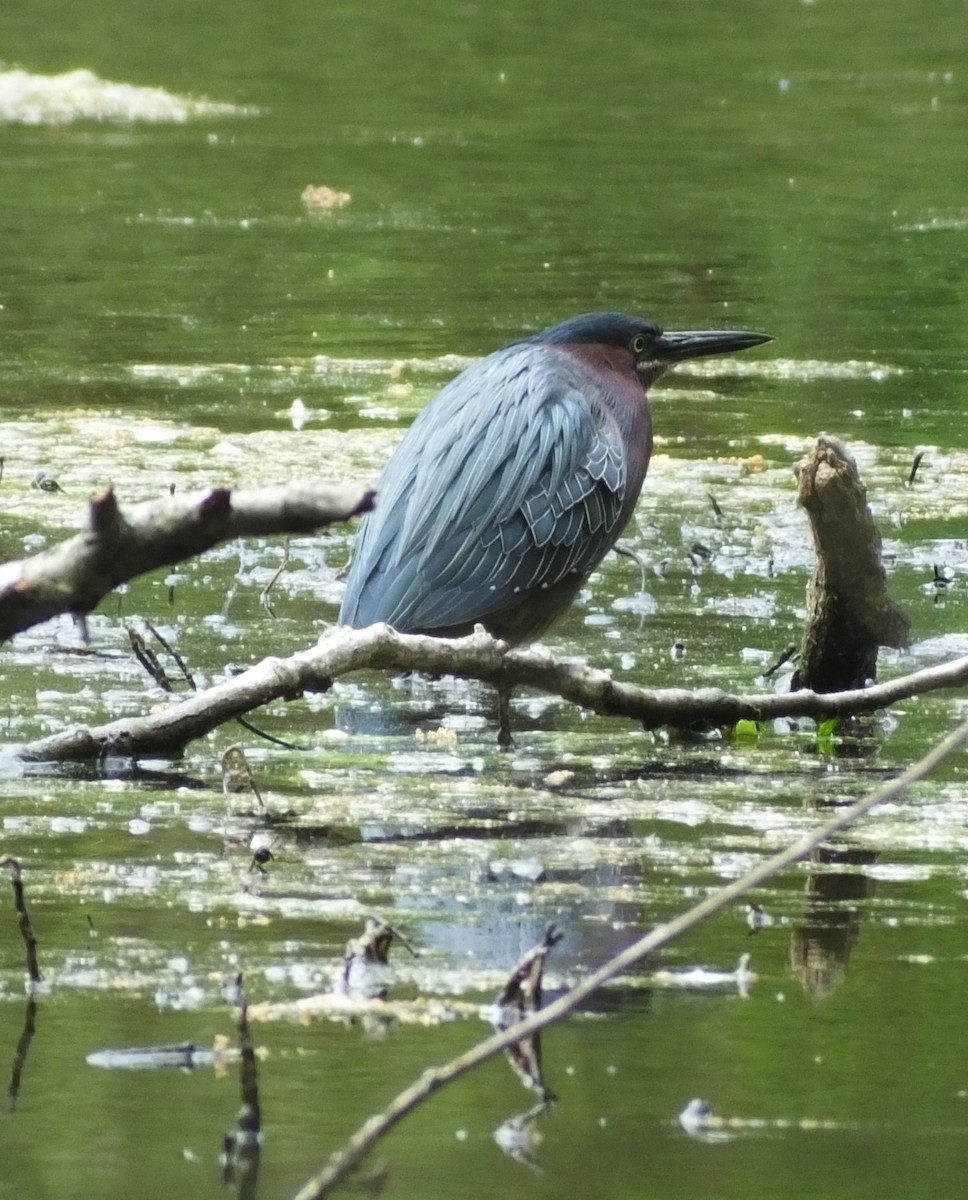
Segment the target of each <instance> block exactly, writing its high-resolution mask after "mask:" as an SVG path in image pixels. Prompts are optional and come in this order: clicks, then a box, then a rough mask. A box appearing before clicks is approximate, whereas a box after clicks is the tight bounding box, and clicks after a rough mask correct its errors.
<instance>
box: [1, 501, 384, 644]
mask: <svg viewBox="0 0 968 1200" xmlns="http://www.w3.org/2000/svg"><path fill="white" fill-rule="evenodd" d="M372 507H373V493H372V492H364V491H362V490H361V489H360V488H351V487H340V486H334V485H331V484H325V483H299V484H290V485H288V486H282V487H267V488H247V489H239V490H233V489H231V488H213V489H211V490H210V491H207V492H194V493H190V494H186V495H183V496H180V495H176V496H169V497H165V498H164V499H162V500H155V501H152V502H150V503H148V504H141V505H138V506H137V507H136V508H134V509H132V510H131V512H130V513H129V514H128V515H127V516H125V515H124V514H123V513H122V512H121V509H120V507H119V505H118V501H117V497H116V496H115V494H114V491H113V490H112V489H110V488H109V489H108V490H107V491H106V492H102V493H101V494H100V495H98V496H95V497H93V499H92V500H91V501H90V508H89V527H88V529H87V530H86V531H85V532H84V533H79V534H77V535H76V536H75V537H72V538H70V539H69V540H68V541H66V542H60V543H58V545H56V546H52V547H51V548H50V549H49V550H44V551H42V552H41V553H40V554H35V555H34V556H33V557H31V558H26V559H22V560H20V561H17V562H8V563H4V564H3V565H2V566H0V641H6V640H7V639H8V638H11V637H13V635H14V634H16V633H21V632H22V631H23V630H25V629H29V628H30V627H31V626H33V625H38V624H40V622H41V621H46V620H48V619H49V618H50V617H54V616H57V615H58V614H59V613H64V612H69V613H76V614H83V613H89V612H90V611H91V610H92V609H93V608H94V607H95V606H96V605H97V604H98V602H99V601H100V600H102V599H103V598H104V597H105V596H106V595H107V594H108V592H110V591H111V589H112V588H115V587H117V586H118V584H119V583H125V582H127V581H128V580H129V579H133V578H134V577H135V576H136V575H143V574H144V573H145V572H146V571H152V570H154V569H155V568H157V567H165V566H171V565H172V564H174V563H178V562H182V561H183V560H184V559H186V558H191V557H192V556H194V555H196V554H202V553H203V552H204V551H206V550H210V549H211V548H212V547H213V546H216V545H218V543H219V542H224V541H227V540H228V539H229V538H235V537H254V536H255V537H258V536H262V537H265V536H267V535H269V534H278V533H312V532H313V531H315V530H317V529H321V528H323V527H324V526H326V525H331V524H332V523H333V522H335V521H346V520H349V518H350V517H354V516H356V515H357V514H358V513H362V512H366V511H367V510H368V509H370V508H372Z"/></svg>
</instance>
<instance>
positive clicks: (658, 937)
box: [294, 721, 968, 1200]
mask: <svg viewBox="0 0 968 1200" xmlns="http://www.w3.org/2000/svg"><path fill="white" fill-rule="evenodd" d="M966 739H968V721H965V722H963V723H962V724H961V725H959V726H958V728H957V729H956V730H955V731H954V733H952V734H949V736H948V737H946V738H945V739H944V740H943V741H942V742H940V743H939V744H938V745H937V746H935V747H934V748H933V749H932V750H930V751H929V752H928V753H927V754H926V755H925V756H924V757H923V758H922V759H920V760H919V761H918V762H916V763H915V764H914V765H913V766H911V767H908V769H907V770H906V771H904V772H903V773H902V774H901V775H899V776H898V777H897V778H896V779H894V780H892V781H891V782H889V783H886V784H883V785H882V786H881V787H879V788H877V789H876V790H875V791H873V792H870V793H869V794H868V795H866V796H864V797H862V798H861V799H860V800H858V801H857V802H856V803H855V804H852V805H850V806H849V807H848V808H845V809H842V810H841V811H840V812H839V813H838V814H837V815H836V816H834V817H832V818H831V819H830V820H829V821H825V822H824V823H823V824H822V825H819V826H818V827H817V828H816V829H815V830H813V832H811V833H807V834H804V836H803V837H801V838H798V839H797V841H795V842H794V843H793V844H792V845H790V846H788V847H787V848H786V849H785V850H781V851H779V852H778V853H776V854H773V855H771V856H770V857H769V858H767V859H764V861H763V862H761V863H760V864H759V865H758V866H756V867H754V868H753V869H752V870H751V871H748V872H747V873H746V874H745V875H743V876H742V877H741V878H740V879H737V880H735V881H734V882H733V883H730V884H728V885H727V886H726V887H724V888H720V890H719V891H718V892H714V893H713V894H712V895H710V896H707V897H706V899H705V900H702V901H701V902H700V903H699V904H696V905H694V906H693V907H692V908H690V909H689V910H688V911H687V912H684V913H682V914H681V915H680V916H678V917H675V918H674V919H673V920H671V921H669V922H667V923H665V924H663V925H657V926H656V927H655V928H654V929H652V930H650V932H649V933H647V934H646V935H645V936H644V937H642V938H639V940H638V941H637V942H634V943H633V944H632V945H631V946H628V947H627V948H626V949H625V950H623V951H622V952H621V953H620V954H617V955H615V957H614V958H611V959H609V960H608V962H606V963H604V964H603V965H602V966H601V967H599V968H598V970H597V971H594V972H593V973H592V974H591V975H589V976H587V977H586V978H585V979H583V980H582V982H581V983H579V984H577V985H576V986H575V987H573V988H572V989H571V990H570V991H567V992H565V993H564V995H562V996H559V997H558V999H557V1000H555V1001H554V1003H552V1004H549V1005H548V1007H547V1008H544V1009H542V1010H541V1011H540V1012H538V1013H535V1014H534V1015H533V1016H531V1017H528V1018H526V1019H525V1020H524V1021H521V1022H520V1023H518V1024H516V1025H513V1026H512V1027H511V1028H510V1029H508V1030H505V1031H504V1032H503V1033H498V1034H494V1035H493V1036H491V1037H489V1038H486V1039H485V1040H484V1041H482V1042H478V1044H477V1045H476V1046H473V1047H472V1048H471V1049H470V1050H468V1051H467V1052H466V1053H464V1054H461V1055H459V1056H458V1057H457V1058H454V1059H451V1061H450V1062H448V1063H445V1064H444V1065H443V1066H440V1067H432V1068H430V1069H429V1070H427V1071H425V1072H424V1073H423V1075H421V1077H420V1078H419V1079H418V1080H417V1082H416V1083H414V1084H411V1086H410V1087H408V1088H405V1089H404V1090H403V1091H402V1092H400V1093H398V1094H397V1096H395V1097H394V1099H393V1100H392V1101H391V1102H390V1104H389V1105H387V1107H386V1108H385V1109H384V1110H383V1112H381V1113H377V1114H376V1115H375V1116H372V1117H370V1118H369V1120H367V1121H366V1122H364V1124H363V1125H361V1126H360V1128H359V1129H358V1130H357V1131H356V1133H354V1134H353V1136H352V1137H351V1138H350V1139H349V1141H348V1142H347V1143H346V1144H345V1145H344V1146H343V1147H342V1149H340V1150H338V1151H337V1152H336V1153H335V1154H333V1155H332V1157H331V1158H330V1160H329V1163H328V1164H327V1166H326V1167H325V1168H324V1169H323V1170H322V1171H321V1172H320V1173H319V1174H318V1175H315V1176H313V1178H312V1179H309V1180H308V1181H307V1182H306V1183H305V1184H304V1185H303V1186H302V1187H301V1188H300V1189H299V1191H298V1192H297V1193H296V1196H295V1198H294V1200H323V1197H325V1196H328V1195H330V1194H331V1192H332V1191H333V1189H334V1188H336V1187H337V1186H338V1185H339V1184H340V1183H341V1182H342V1181H343V1180H344V1179H345V1178H346V1176H347V1174H348V1173H349V1172H350V1171H351V1170H353V1169H354V1168H355V1167H356V1166H357V1164H358V1163H359V1162H360V1161H361V1160H362V1159H363V1157H364V1156H365V1155H366V1154H368V1153H369V1152H370V1150H372V1149H373V1147H374V1146H375V1145H376V1144H377V1142H379V1141H380V1139H381V1138H383V1137H384V1136H385V1135H386V1134H387V1133H389V1131H390V1130H391V1129H393V1128H394V1126H396V1125H397V1124H398V1123H399V1122H400V1121H401V1120H403V1118H404V1117H405V1116H407V1114H408V1113H410V1112H411V1111H412V1110H413V1109H414V1108H416V1107H417V1105H419V1104H422V1103H423V1101H424V1100H426V1099H428V1098H429V1097H430V1096H431V1095H433V1093H434V1092H436V1091H439V1090H440V1088H442V1087H444V1085H445V1084H448V1083H451V1082H452V1081H453V1080H455V1079H458V1078H460V1077H461V1076H462V1075H466V1074H467V1073H468V1072H469V1071H472V1070H473V1069H474V1068H476V1067H479V1066H480V1065H481V1064H482V1063H485V1062H487V1061H488V1060H489V1059H491V1058H494V1057H495V1056H496V1055H498V1054H501V1053H502V1052H503V1051H504V1050H506V1049H507V1048H508V1047H509V1046H511V1045H513V1044H514V1043H516V1042H520V1041H521V1040H522V1039H524V1038H526V1037H531V1036H533V1035H534V1034H536V1033H537V1032H538V1031H539V1030H541V1029H544V1028H545V1027H546V1026H548V1025H552V1024H554V1022H556V1021H560V1020H561V1019H562V1018H563V1017H566V1016H568V1015H569V1014H570V1013H572V1012H574V1010H575V1009H576V1008H578V1007H579V1006H580V1005H582V1004H583V1003H585V1001H586V1000H588V999H590V998H591V996H592V995H594V993H595V992H596V991H598V989H599V988H600V987H602V986H603V984H605V983H608V982H609V980H611V979H614V978H615V977H616V976H617V975H621V974H622V973H623V972H624V971H627V970H628V969H629V968H630V967H633V966H635V965H636V963H638V962H640V961H641V960H642V959H643V958H645V957H646V956H647V955H649V954H652V953H654V952H655V951H656V950H659V949H661V947H663V946H667V945H668V944H669V943H670V942H672V941H675V939H676V938H678V937H681V936H682V935H683V934H684V933H687V932H688V931H689V930H691V929H693V928H695V926H697V925H699V924H700V923H701V922H703V921H705V920H707V919H708V918H709V917H711V916H714V915H715V914H716V913H718V912H721V911H722V910H723V909H724V908H726V907H728V906H729V905H731V904H734V903H735V902H736V901H737V900H739V899H740V898H741V897H742V896H744V895H746V893H748V892H750V891H751V890H752V889H753V888H755V887H759V885H760V884H762V883H765V882H766V880H767V879H770V878H772V877H773V876H774V875H776V874H777V873H778V872H779V871H782V870H784V869H785V868H787V867H789V866H791V865H792V864H793V863H795V862H797V861H798V860H799V859H801V858H803V857H805V856H806V855H807V854H809V853H810V852H811V851H812V850H815V849H816V848H817V847H818V846H819V845H821V843H823V842H825V841H826V840H827V839H828V838H830V837H831V836H832V835H833V834H835V833H838V832H839V831H840V830H842V829H845V828H847V826H849V825H852V824H853V823H854V821H856V820H857V819H858V818H859V817H862V816H863V815H864V814H865V813H868V812H870V810H871V809H872V808H874V806H875V805H877V804H881V803H883V802H884V801H885V800H892V799H894V797H896V796H898V795H900V794H901V792H903V791H905V790H906V789H907V788H909V787H910V786H911V785H912V784H915V783H919V782H920V781H921V780H923V779H926V778H927V777H928V776H929V775H931V774H932V773H933V772H934V771H935V770H937V768H938V767H939V766H940V765H941V764H942V763H943V762H944V761H945V760H946V759H948V758H950V757H951V756H952V755H953V754H955V753H957V752H958V751H959V750H960V749H962V747H963V745H964V743H965V740H966Z"/></svg>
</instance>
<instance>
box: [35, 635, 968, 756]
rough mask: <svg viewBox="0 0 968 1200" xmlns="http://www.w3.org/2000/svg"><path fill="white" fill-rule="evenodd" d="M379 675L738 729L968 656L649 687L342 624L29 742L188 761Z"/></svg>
mask: <svg viewBox="0 0 968 1200" xmlns="http://www.w3.org/2000/svg"><path fill="white" fill-rule="evenodd" d="M367 669H377V670H391V671H422V672H425V673H427V674H430V675H457V676H460V677H463V678H467V679H479V680H483V681H485V682H487V683H492V684H495V685H499V686H500V687H501V688H502V689H504V690H505V691H509V690H512V689H514V688H518V687H528V688H535V689H537V690H538V691H542V692H546V693H548V694H550V695H555V696H560V697H562V699H565V700H569V701H571V702H572V703H574V704H577V705H580V706H581V707H582V708H586V709H589V710H591V711H592V712H595V713H599V714H600V715H603V716H611V717H627V718H629V719H631V720H634V721H638V722H640V723H641V724H642V725H644V726H646V727H647V728H653V727H657V726H661V725H672V726H678V727H689V726H691V725H697V724H700V725H724V726H731V725H735V724H736V722H737V721H742V720H747V721H766V720H771V719H773V718H775V717H804V716H806V717H813V718H816V719H818V720H822V719H825V718H828V717H833V716H849V715H851V714H854V713H859V712H871V711H873V710H875V709H878V708H886V707H887V706H889V705H891V704H895V703H897V702H898V701H900V700H906V699H909V698H910V697H911V696H917V695H921V694H922V693H924V692H929V691H935V690H937V689H940V688H953V687H960V686H964V684H965V683H968V656H966V657H963V658H958V659H955V660H953V661H952V662H949V663H944V664H942V665H941V666H937V667H930V668H927V669H925V670H921V671H915V672H914V673H912V674H910V675H905V676H902V677H901V678H899V679H894V680H892V681H890V682H889V683H882V684H877V685H875V686H873V687H869V688H857V689H854V690H852V691H848V692H831V693H827V694H824V695H820V694H818V693H816V692H810V691H799V692H791V693H788V694H784V695H775V694H774V693H772V692H771V693H766V694H763V695H758V694H755V693H754V694H751V695H734V694H732V693H729V692H724V691H721V690H720V689H718V688H700V689H697V690H696V691H687V690H685V689H684V688H644V687H640V686H639V685H637V684H634V683H625V682H619V681H616V680H614V679H613V678H612V676H611V673H610V672H608V671H603V670H600V669H599V668H597V667H586V666H574V665H571V664H569V663H563V662H560V661H559V660H558V659H556V658H555V657H554V656H553V655H552V654H551V653H550V652H549V651H548V650H546V649H544V648H543V647H541V646H531V647H528V648H526V649H519V650H511V651H509V650H508V649H507V646H506V645H505V644H504V643H503V642H499V641H496V640H495V639H494V638H492V637H490V635H489V634H487V633H485V632H484V630H483V629H481V628H478V629H477V630H476V631H475V632H474V633H473V634H471V635H470V636H469V637H465V638H433V637H424V636H421V635H417V634H399V633H396V632H394V631H393V630H392V629H390V628H389V627H388V626H386V625H372V626H370V627H369V628H368V629H348V628H345V627H336V628H334V629H331V630H329V631H328V632H327V633H325V634H324V635H323V636H322V637H321V638H320V640H319V642H318V643H317V645H316V646H314V647H312V648H311V649H308V650H302V651H300V652H299V653H297V654H293V655H292V656H291V657H289V658H266V659H263V661H262V662H260V663H257V664H256V665H255V666H254V667H251V668H250V669H249V670H248V671H244V672H243V673H242V674H241V675H237V676H235V677H234V678H232V679H231V680H228V681H226V682H225V683H219V684H216V685H215V686H214V687H211V688H208V689H207V690H206V691H204V692H196V693H193V694H191V695H189V696H187V697H185V698H184V699H181V700H178V701H174V702H173V703H172V704H170V705H169V706H168V707H167V708H164V709H161V710H160V711H156V712H152V713H149V714H147V715H146V716H139V717H130V718H124V719H122V720H118V721H111V722H109V723H107V724H105V725H99V726H95V727H93V728H87V727H84V726H79V727H75V728H73V729H67V730H64V731H63V732H61V733H56V734H52V735H51V736H49V737H46V738H41V739H38V740H37V741H33V742H28V743H27V744H26V745H24V746H22V747H21V749H20V755H21V757H22V758H23V759H25V760H28V761H33V762H38V761H66V760H72V759H92V758H98V757H100V756H101V755H103V754H106V753H113V754H119V755H123V756H130V757H138V756H146V755H165V754H178V753H180V752H181V751H182V750H183V749H184V747H185V746H186V745H187V744H188V743H189V742H191V741H193V740H194V739H195V738H199V737H203V736H205V734H207V733H210V732H211V731H212V730H213V729H216V728H217V727H218V726H219V725H221V724H223V723H224V722H226V721H231V720H233V719H234V718H236V717H238V716H241V715H242V714H243V713H247V712H251V711H252V710H253V709H255V708H259V707H260V706H262V705H264V704H268V703H269V702H270V701H273V700H295V699H297V698H299V697H300V696H302V695H304V694H306V693H307V692H325V691H327V690H328V689H329V688H330V686H331V685H332V682H333V680H334V679H337V678H339V677H340V676H342V675H346V674H349V673H351V672H353V671H362V670H367Z"/></svg>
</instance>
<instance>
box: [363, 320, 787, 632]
mask: <svg viewBox="0 0 968 1200" xmlns="http://www.w3.org/2000/svg"><path fill="white" fill-rule="evenodd" d="M771 340H772V339H771V337H770V335H769V334H766V333H751V332H747V331H745V330H704V331H702V332H688V333H664V332H663V331H662V330H661V329H660V328H659V327H658V326H657V325H655V324H653V323H652V322H651V321H644V320H640V319H639V318H637V317H628V316H623V315H622V314H620V313H587V314H585V315H583V316H578V317H572V318H571V319H570V320H568V321H564V322H563V323H562V324H560V325H555V326H553V327H552V328H551V329H546V330H544V331H543V332H542V333H538V334H535V335H534V336H533V337H528V338H524V339H522V340H521V341H518V342H512V344H511V345H509V346H505V347H504V348H503V349H502V350H498V351H496V352H495V353H494V354H490V355H488V356H487V357H486V358H484V359H482V360H481V361H480V362H478V363H476V364H475V365H474V366H472V367H469V368H468V369H467V370H466V371H464V372H463V373H462V374H460V375H458V376H457V378H456V379H453V380H451V382H450V383H448V384H447V385H446V386H445V387H444V388H443V389H442V390H441V391H440V392H439V393H438V395H437V396H436V397H435V398H434V399H433V400H432V401H431V402H430V404H428V405H427V407H426V408H425V409H424V410H423V411H422V412H421V413H420V415H419V416H418V417H417V419H416V421H414V423H413V425H412V426H411V427H410V429H409V431H408V432H407V434H406V436H405V437H404V439H403V441H402V442H401V443H400V445H399V447H398V448H397V450H396V451H395V453H394V454H393V455H392V457H391V458H390V461H389V462H388V463H387V466H386V468H385V470H384V472H383V476H382V478H381V480H380V482H379V483H378V485H377V501H376V508H375V510H374V511H373V512H372V513H369V514H368V515H367V516H366V517H365V518H364V520H363V524H362V527H361V529H360V534H359V537H358V540H357V543H356V550H355V553H354V557H353V564H352V567H351V569H350V574H349V579H348V581H347V584H346V592H345V595H344V597H343V604H342V608H341V609H340V622H341V623H342V624H344V625H352V626H356V627H357V628H361V627H363V626H365V625H371V624H374V623H375V622H378V621H385V622H386V623H387V624H388V625H391V626H392V627H393V628H394V629H396V630H398V631H399V632H401V633H429V634H434V635H437V636H441V637H445V636H446V637H457V636H460V635H462V634H466V633H470V632H471V630H472V629H473V627H474V625H475V624H477V623H478V622H479V623H480V624H482V625H483V626H484V627H485V628H486V629H487V630H488V631H489V632H490V633H492V634H494V635H495V636H496V637H499V638H503V639H504V640H505V641H507V642H510V643H512V644H514V643H518V642H527V641H531V640H533V639H534V638H537V637H539V636H540V635H541V634H542V633H543V632H544V631H545V630H546V629H547V628H548V626H549V625H551V624H552V622H553V621H555V620H556V619H557V618H558V617H560V616H561V615H562V613H564V612H565V611H566V609H567V608H568V607H569V605H570V604H571V602H572V601H573V600H574V598H575V596H576V594H577V592H578V590H579V588H580V587H581V585H582V584H583V583H584V582H585V580H586V579H587V578H588V576H589V575H590V574H591V572H592V571H593V570H594V569H595V567H596V566H598V564H599V563H600V562H601V560H602V559H603V558H604V557H605V555H606V554H607V553H608V551H609V550H611V549H612V547H613V546H614V545H615V542H616V540H617V539H618V537H619V536H620V534H621V533H622V530H623V529H624V528H625V526H626V524H627V523H628V521H629V518H630V517H631V516H632V512H633V510H634V508H635V504H636V501H637V500H638V498H639V492H640V491H641V489H642V483H643V481H644V480H645V473H646V470H647V469H648V466H649V458H650V456H651V454H652V418H651V415H650V413H649V399H648V392H649V388H650V386H651V385H652V384H653V383H655V381H656V380H657V379H658V378H659V376H660V375H662V374H663V373H664V372H665V371H666V370H667V369H668V368H669V367H672V366H674V365H675V364H676V363H677V362H682V361H683V360H685V359H687V358H699V357H701V356H703V355H707V354H725V353H728V352H729V351H731V350H744V349H746V348H748V347H750V346H759V345H760V344H762V343H763V342H768V341H771Z"/></svg>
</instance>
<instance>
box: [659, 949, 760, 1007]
mask: <svg viewBox="0 0 968 1200" xmlns="http://www.w3.org/2000/svg"><path fill="white" fill-rule="evenodd" d="M757 978H758V976H757V974H756V972H755V971H752V970H750V956H749V955H748V954H741V955H740V956H739V962H738V963H737V965H736V970H735V971H714V970H710V968H708V967H691V968H690V969H689V970H688V971H656V972H655V974H654V975H652V976H651V978H650V980H649V982H650V983H652V984H658V985H659V986H661V987H684V988H707V987H722V986H724V985H728V984H735V985H736V987H737V988H738V990H739V994H740V995H741V996H742V997H743V998H744V999H745V998H746V996H747V995H748V987H749V984H751V983H752V982H753V981H754V980H756V979H757Z"/></svg>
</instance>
